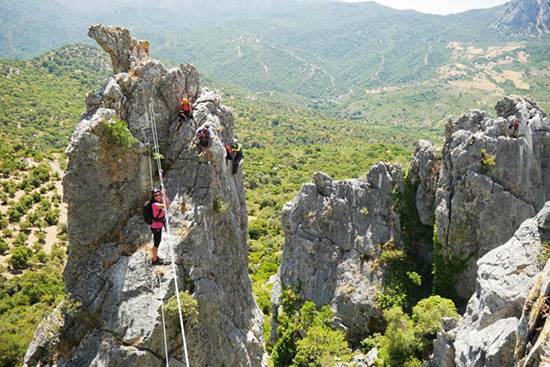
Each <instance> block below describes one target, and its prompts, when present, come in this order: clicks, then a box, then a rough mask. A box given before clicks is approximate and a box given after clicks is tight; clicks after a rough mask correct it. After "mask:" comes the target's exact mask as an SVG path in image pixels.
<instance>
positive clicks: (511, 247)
mask: <svg viewBox="0 0 550 367" xmlns="http://www.w3.org/2000/svg"><path fill="white" fill-rule="evenodd" d="M549 217H550V201H548V202H547V203H546V205H545V206H544V207H543V209H542V210H541V211H540V212H539V213H538V214H537V215H536V216H535V217H533V218H529V219H527V220H525V221H524V222H523V223H522V224H521V226H520V227H519V229H518V230H517V231H516V232H515V233H514V234H513V236H512V237H511V238H510V240H509V241H507V242H506V243H505V244H503V245H502V246H499V247H497V248H495V249H494V250H492V251H490V252H489V253H487V254H486V255H485V256H483V257H482V258H481V259H479V260H478V262H477V265H478V271H477V278H476V289H475V293H474V294H473V295H472V297H471V298H470V300H469V302H468V307H467V308H466V312H465V314H464V315H463V317H462V319H461V320H460V321H459V323H458V325H457V326H456V327H452V328H446V329H444V330H442V331H441V332H439V333H438V335H437V339H436V340H435V341H434V356H433V359H432V363H431V364H430V366H445V367H454V366H460V367H497V366H499V367H500V366H522V367H523V366H538V365H539V362H540V357H541V355H546V356H548V353H549V352H550V349H549V345H550V340H549V337H548V330H549V329H548V328H549V325H548V322H545V321H544V318H545V315H546V313H547V312H548V305H547V302H548V301H547V297H548V294H549V293H550V286H549V281H550V278H549V272H550V267H549V264H550V263H548V262H547V260H546V257H547V254H548V252H547V251H548V246H549V245H548V244H549V241H550V231H549V230H547V229H545V228H544V227H543V226H541V225H540V223H544V222H545V221H546V220H548V218H549ZM544 254H546V257H545V256H544ZM545 263H546V267H544V265H545ZM543 267H544V269H543ZM541 270H542V271H541ZM543 325H544V328H543V327H542V326H543Z"/></svg>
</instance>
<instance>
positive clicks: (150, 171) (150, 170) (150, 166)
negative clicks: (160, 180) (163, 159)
mask: <svg viewBox="0 0 550 367" xmlns="http://www.w3.org/2000/svg"><path fill="white" fill-rule="evenodd" d="M147 156H148V157H149V178H150V179H151V190H153V186H154V183H153V167H152V166H153V165H152V164H151V147H150V146H149V142H147Z"/></svg>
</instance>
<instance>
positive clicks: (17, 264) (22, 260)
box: [8, 246, 32, 270]
mask: <svg viewBox="0 0 550 367" xmlns="http://www.w3.org/2000/svg"><path fill="white" fill-rule="evenodd" d="M31 256H32V251H31V249H29V248H28V247H25V246H18V247H15V248H14V249H13V250H12V251H11V257H10V258H9V260H8V264H9V265H10V266H11V267H12V268H13V269H14V270H23V269H26V268H27V267H28V266H29V260H30V258H31Z"/></svg>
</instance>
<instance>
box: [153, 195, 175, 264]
mask: <svg viewBox="0 0 550 367" xmlns="http://www.w3.org/2000/svg"><path fill="white" fill-rule="evenodd" d="M163 199H164V200H163ZM164 203H166V206H168V207H169V206H170V199H169V198H168V195H167V194H166V192H165V191H161V190H159V189H154V190H152V198H151V209H152V216H153V220H152V222H151V224H150V227H151V232H153V248H152V249H151V260H152V262H153V265H164V264H168V262H167V261H166V260H163V259H161V258H160V257H158V249H159V245H160V241H161V240H162V228H163V227H164V226H165V224H166V208H165V206H164Z"/></svg>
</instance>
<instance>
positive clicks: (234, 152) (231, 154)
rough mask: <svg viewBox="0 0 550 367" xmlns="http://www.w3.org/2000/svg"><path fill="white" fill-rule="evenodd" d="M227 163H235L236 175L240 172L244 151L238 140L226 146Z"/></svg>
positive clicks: (233, 166)
mask: <svg viewBox="0 0 550 367" xmlns="http://www.w3.org/2000/svg"><path fill="white" fill-rule="evenodd" d="M225 152H226V155H225V162H226V163H227V161H233V165H232V170H231V171H232V173H233V174H235V173H237V171H238V170H239V165H240V164H241V162H242V160H243V150H242V147H241V145H240V144H239V141H238V140H237V139H234V140H233V143H232V144H225Z"/></svg>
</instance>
